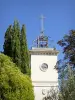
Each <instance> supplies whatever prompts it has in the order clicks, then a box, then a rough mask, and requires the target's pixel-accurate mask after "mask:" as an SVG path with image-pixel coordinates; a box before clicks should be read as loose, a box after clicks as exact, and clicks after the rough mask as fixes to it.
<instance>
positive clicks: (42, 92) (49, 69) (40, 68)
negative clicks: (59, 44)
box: [30, 16, 59, 100]
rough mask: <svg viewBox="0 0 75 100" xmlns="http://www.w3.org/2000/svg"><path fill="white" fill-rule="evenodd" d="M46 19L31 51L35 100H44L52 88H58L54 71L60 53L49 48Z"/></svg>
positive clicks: (56, 74) (42, 19)
mask: <svg viewBox="0 0 75 100" xmlns="http://www.w3.org/2000/svg"><path fill="white" fill-rule="evenodd" d="M44 18H45V17H43V16H41V33H40V35H39V36H38V37H37V39H36V40H35V41H34V46H33V47H32V49H31V50H30V55H31V79H32V84H33V87H34V94H35V100H43V98H44V97H45V96H46V95H47V92H48V90H49V89H50V88H51V87H57V86H58V73H57V71H56V70H55V69H54V66H55V65H56V62H57V55H58V53H59V51H57V50H56V49H54V48H51V47H49V45H48V40H49V38H48V37H47V36H45V35H44V27H43V25H44V23H43V22H44Z"/></svg>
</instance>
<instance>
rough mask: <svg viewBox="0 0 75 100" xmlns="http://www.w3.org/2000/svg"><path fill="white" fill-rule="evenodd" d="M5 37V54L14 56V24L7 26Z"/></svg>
mask: <svg viewBox="0 0 75 100" xmlns="http://www.w3.org/2000/svg"><path fill="white" fill-rule="evenodd" d="M4 38H5V41H4V45H3V48H4V54H5V55H8V56H10V57H12V25H10V26H9V27H8V28H7V30H6V32H5V37H4Z"/></svg>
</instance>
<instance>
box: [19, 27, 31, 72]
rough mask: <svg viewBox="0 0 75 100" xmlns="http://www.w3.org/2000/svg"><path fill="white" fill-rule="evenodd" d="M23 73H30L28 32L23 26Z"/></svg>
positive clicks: (21, 36)
mask: <svg viewBox="0 0 75 100" xmlns="http://www.w3.org/2000/svg"><path fill="white" fill-rule="evenodd" d="M20 43H21V71H22V72H23V73H29V52H28V47H27V39H26V30H25V26H24V25H22V29H21V35H20Z"/></svg>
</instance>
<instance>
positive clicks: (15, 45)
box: [12, 20, 21, 68]
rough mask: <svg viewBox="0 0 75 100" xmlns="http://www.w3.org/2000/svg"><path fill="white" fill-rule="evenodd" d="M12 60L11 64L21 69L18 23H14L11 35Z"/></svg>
mask: <svg viewBox="0 0 75 100" xmlns="http://www.w3.org/2000/svg"><path fill="white" fill-rule="evenodd" d="M12 58H13V62H14V63H16V65H17V66H18V67H19V68H20V67H21V53H20V26H19V23H18V21H16V20H15V21H14V25H13V34H12Z"/></svg>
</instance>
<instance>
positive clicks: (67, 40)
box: [58, 30, 75, 65]
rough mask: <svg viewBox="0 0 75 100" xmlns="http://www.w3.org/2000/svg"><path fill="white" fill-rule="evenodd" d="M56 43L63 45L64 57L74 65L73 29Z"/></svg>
mask: <svg viewBox="0 0 75 100" xmlns="http://www.w3.org/2000/svg"><path fill="white" fill-rule="evenodd" d="M58 44H59V45H60V46H61V47H63V53H64V54H65V56H64V58H65V59H66V60H67V61H69V63H71V64H73V65H75V30H71V31H70V32H69V34H66V35H65V36H64V37H63V39H61V40H59V41H58Z"/></svg>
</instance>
